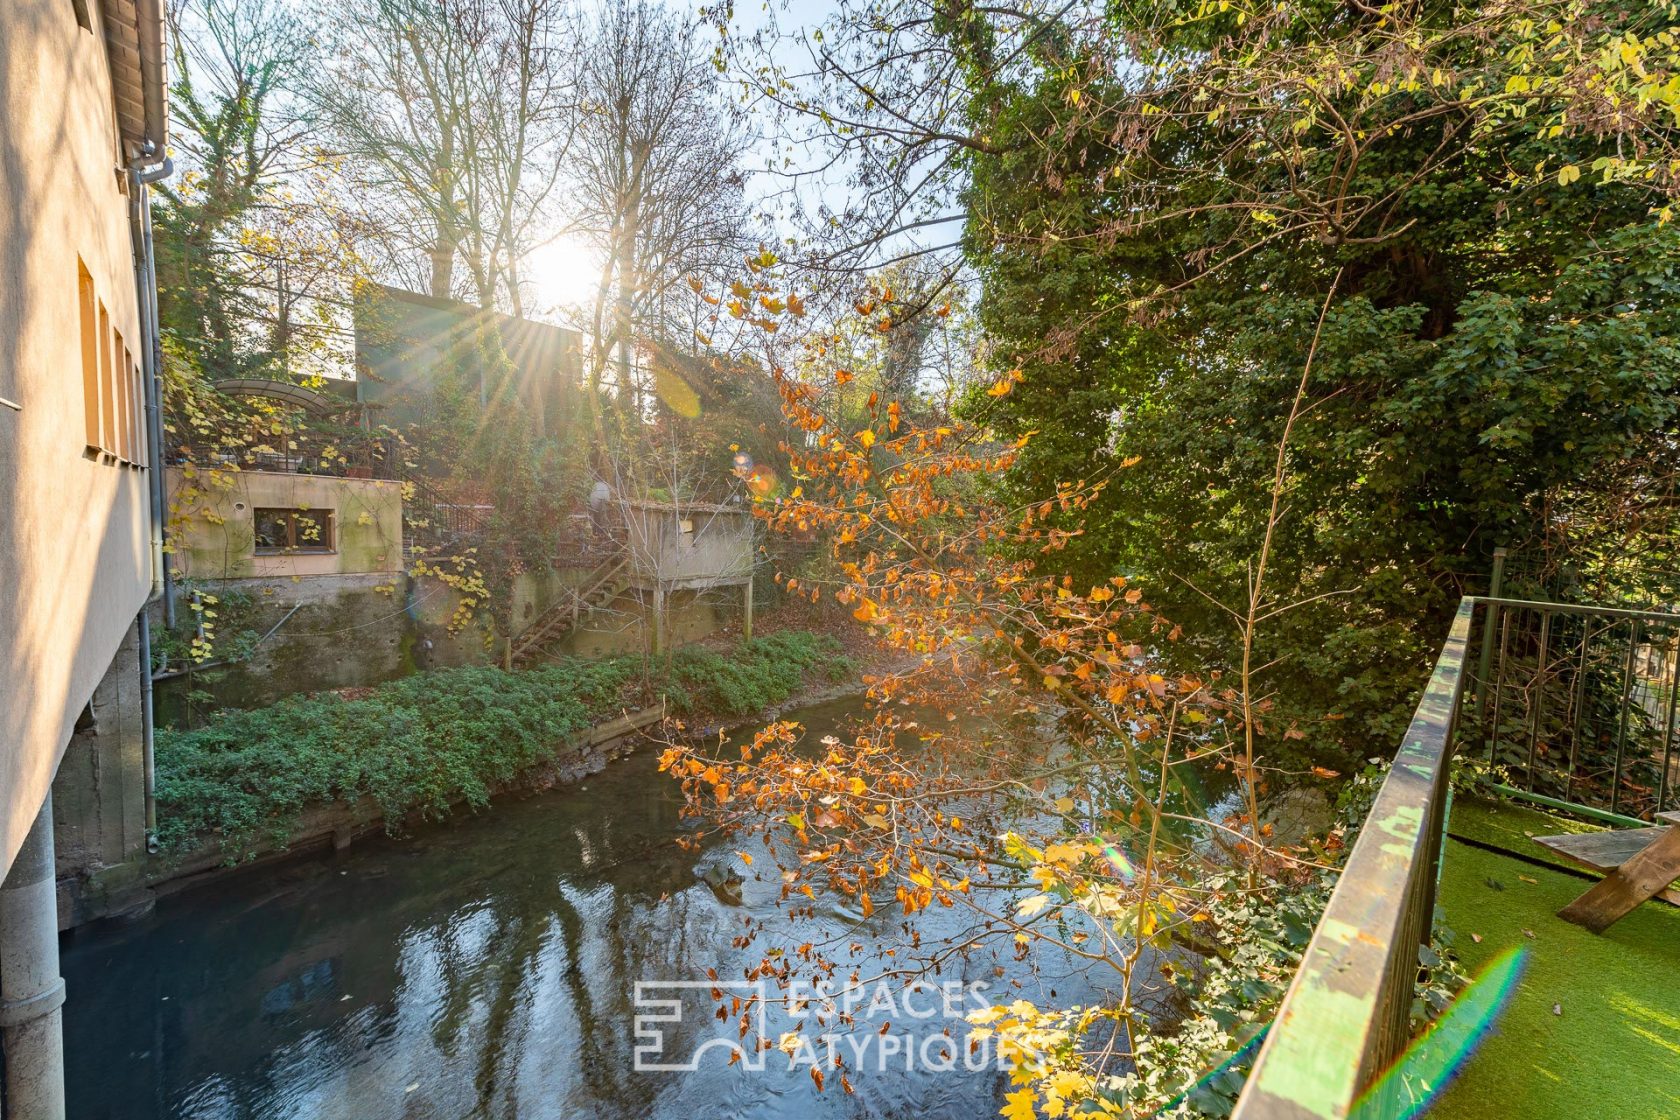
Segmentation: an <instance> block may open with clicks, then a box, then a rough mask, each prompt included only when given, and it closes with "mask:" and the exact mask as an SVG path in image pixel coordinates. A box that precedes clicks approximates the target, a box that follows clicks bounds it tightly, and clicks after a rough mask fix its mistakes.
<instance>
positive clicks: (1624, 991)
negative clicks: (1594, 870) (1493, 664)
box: [1429, 806, 1680, 1120]
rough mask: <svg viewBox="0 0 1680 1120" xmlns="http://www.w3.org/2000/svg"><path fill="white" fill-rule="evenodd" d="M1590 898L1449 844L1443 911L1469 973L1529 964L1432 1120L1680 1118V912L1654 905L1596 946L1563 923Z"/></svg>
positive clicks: (1556, 880) (1570, 880) (1505, 860)
mask: <svg viewBox="0 0 1680 1120" xmlns="http://www.w3.org/2000/svg"><path fill="white" fill-rule="evenodd" d="M1458 809H1459V807H1458V806H1455V807H1454V814H1453V815H1454V824H1455V825H1456V824H1459V823H1460V821H1459V811H1458ZM1524 811H1525V812H1526V811H1527V810H1524ZM1501 819H1502V820H1511V818H1503V817H1502V818H1501ZM1547 821H1548V824H1547V827H1550V824H1551V823H1553V819H1552V818H1547ZM1526 828H1527V826H1526V825H1517V835H1518V837H1520V838H1521V837H1522V833H1523V831H1524V830H1525V829H1526ZM1455 830H1456V829H1455ZM1555 831H1558V832H1562V831H1565V830H1564V829H1561V828H1560V829H1556V830H1555ZM1541 835H1544V833H1541ZM1524 839H1526V838H1524ZM1528 847H1530V848H1532V847H1533V845H1532V844H1530V845H1528ZM1495 884H1497V886H1495ZM1589 885H1590V883H1589V882H1588V881H1587V880H1584V879H1581V878H1579V877H1577V876H1573V875H1566V874H1563V873H1561V872H1558V871H1553V870H1550V869H1548V868H1544V867H1536V866H1534V865H1532V864H1528V863H1523V862H1521V861H1519V860H1514V859H1511V858H1509V857H1507V856H1504V855H1501V854H1499V853H1495V852H1489V851H1484V850H1482V849H1480V848H1475V847H1472V846H1470V845H1468V844H1464V843H1460V842H1457V841H1452V840H1449V841H1448V842H1447V849H1446V852H1445V863H1444V868H1443V873H1442V877H1441V889H1440V905H1441V908H1442V911H1443V916H1444V918H1445V920H1446V923H1447V925H1448V927H1449V928H1450V929H1451V931H1452V934H1453V947H1454V949H1455V950H1456V952H1457V953H1458V956H1459V958H1460V960H1462V961H1463V963H1464V965H1465V967H1466V968H1467V969H1468V970H1469V971H1470V972H1471V974H1472V975H1475V974H1476V973H1478V972H1479V971H1480V969H1481V968H1482V967H1483V966H1484V965H1485V964H1486V963H1487V962H1488V961H1489V960H1490V959H1491V958H1493V957H1494V956H1495V955H1496V954H1498V953H1499V952H1501V951H1502V950H1504V949H1507V948H1509V947H1511V946H1513V945H1522V946H1526V947H1527V948H1528V950H1529V955H1528V965H1527V969H1526V971H1525V973H1524V975H1523V978H1522V980H1521V982H1520V983H1519V984H1518V985H1517V988H1516V991H1515V993H1514V994H1513V995H1512V997H1511V1002H1510V1004H1509V1006H1508V1007H1507V1008H1506V1009H1505V1012H1504V1014H1503V1015H1502V1016H1501V1018H1500V1019H1499V1020H1498V1022H1497V1023H1496V1024H1495V1025H1494V1027H1493V1029H1492V1032H1491V1033H1490V1034H1489V1036H1488V1038H1487V1039H1486V1040H1485V1041H1484V1042H1483V1043H1482V1046H1481V1048H1480V1049H1479V1050H1478V1051H1477V1052H1476V1053H1475V1054H1474V1055H1473V1056H1472V1057H1471V1058H1470V1060H1469V1063H1468V1064H1467V1065H1466V1066H1465V1068H1464V1070H1463V1072H1462V1074H1461V1075H1460V1076H1459V1078H1458V1079H1457V1080H1456V1081H1455V1082H1454V1083H1453V1084H1452V1085H1450V1086H1449V1087H1448V1088H1447V1090H1446V1091H1445V1093H1443V1094H1442V1097H1441V1099H1440V1101H1439V1102H1438V1103H1437V1104H1436V1106H1435V1107H1434V1108H1433V1109H1432V1110H1431V1111H1430V1113H1429V1115H1430V1116H1431V1117H1438V1118H1440V1120H1577V1118H1578V1120H1674V1118H1675V1117H1680V909H1676V908H1675V907H1672V906H1669V905H1667V904H1666V903H1662V902H1648V903H1646V904H1645V905H1643V906H1641V907H1639V908H1638V909H1636V910H1635V911H1634V912H1633V913H1631V914H1629V915H1628V916H1627V917H1625V918H1623V919H1622V920H1621V921H1620V922H1617V923H1616V924H1615V925H1614V926H1611V927H1610V929H1609V930H1607V931H1605V932H1604V933H1603V934H1599V935H1595V934H1591V933H1588V932H1587V931H1586V930H1584V929H1582V928H1581V927H1579V926H1575V925H1571V924H1569V923H1568V922H1565V921H1563V920H1562V919H1561V918H1558V917H1556V912H1557V911H1558V910H1559V909H1560V908H1562V907H1563V906H1564V905H1565V904H1567V903H1568V902H1569V901H1570V900H1571V899H1573V898H1575V897H1576V896H1577V895H1579V894H1580V893H1581V892H1582V891H1583V890H1585V889H1586V888H1587V887H1588V886H1589ZM1473 935H1474V936H1473ZM1476 936H1479V937H1480V940H1479V941H1478V940H1476ZM1554 1006H1555V1007H1556V1009H1557V1010H1556V1012H1554Z"/></svg>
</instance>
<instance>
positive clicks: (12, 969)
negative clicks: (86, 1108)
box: [0, 794, 64, 1120]
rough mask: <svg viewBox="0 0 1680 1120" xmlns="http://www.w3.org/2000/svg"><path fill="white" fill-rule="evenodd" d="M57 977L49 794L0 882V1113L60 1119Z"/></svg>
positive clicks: (26, 1119)
mask: <svg viewBox="0 0 1680 1120" xmlns="http://www.w3.org/2000/svg"><path fill="white" fill-rule="evenodd" d="M63 1006H64V980H63V979H62V978H61V977H60V976H59V974H58V890H57V883H56V876H55V875H54V872H53V813H52V796H51V795H50V794H49V795H48V797H47V800H46V803H45V804H43V805H42V806H41V811H40V812H39V813H37V814H36V815H35V824H34V826H33V827H32V828H30V830H29V835H28V837H27V838H25V840H24V842H23V848H22V849H21V850H20V851H19V852H18V856H17V859H16V860H15V861H13V863H12V869H11V871H10V872H9V873H8V874H7V875H6V881H5V883H4V885H0V1046H3V1047H4V1048H5V1052H6V1072H5V1085H4V1092H5V1115H6V1118H7V1120H64V1025H63V1018H62V1016H63V1012H62V1011H61V1010H60V1008H62V1007H63Z"/></svg>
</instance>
